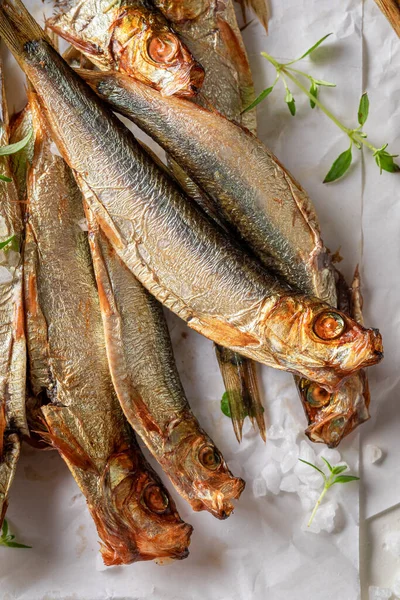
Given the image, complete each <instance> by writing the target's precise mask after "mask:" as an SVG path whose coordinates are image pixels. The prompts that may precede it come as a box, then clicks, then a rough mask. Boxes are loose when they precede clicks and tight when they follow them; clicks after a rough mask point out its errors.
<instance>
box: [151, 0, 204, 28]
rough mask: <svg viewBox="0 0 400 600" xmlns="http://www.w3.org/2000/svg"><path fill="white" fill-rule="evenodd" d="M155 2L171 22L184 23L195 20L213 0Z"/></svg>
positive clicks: (165, 0)
mask: <svg viewBox="0 0 400 600" xmlns="http://www.w3.org/2000/svg"><path fill="white" fill-rule="evenodd" d="M154 4H155V5H156V6H157V8H158V9H159V10H160V11H161V12H162V13H163V15H164V16H165V17H166V18H167V19H168V21H171V23H184V22H185V21H194V20H195V19H197V18H198V17H199V16H200V15H202V14H203V13H204V12H205V11H206V10H208V9H209V8H210V6H211V0H187V1H185V2H179V1H177V0H155V2H154Z"/></svg>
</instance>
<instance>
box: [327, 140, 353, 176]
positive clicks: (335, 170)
mask: <svg viewBox="0 0 400 600" xmlns="http://www.w3.org/2000/svg"><path fill="white" fill-rule="evenodd" d="M351 161H352V154H351V146H350V147H349V148H348V149H347V150H345V151H344V152H342V154H340V155H339V156H338V157H337V159H336V160H335V162H334V163H333V165H332V166H331V168H330V169H329V172H328V174H327V175H326V177H325V179H324V183H331V182H332V181H336V180H337V179H339V178H340V177H343V175H344V174H345V173H346V171H347V170H348V168H349V167H350V165H351Z"/></svg>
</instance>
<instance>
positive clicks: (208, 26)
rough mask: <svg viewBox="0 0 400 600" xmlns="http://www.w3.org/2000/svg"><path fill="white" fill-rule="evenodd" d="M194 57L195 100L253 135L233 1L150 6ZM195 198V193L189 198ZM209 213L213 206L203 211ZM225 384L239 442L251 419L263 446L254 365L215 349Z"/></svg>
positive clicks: (159, 1) (164, 0) (249, 86)
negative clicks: (199, 73) (201, 69)
mask: <svg viewBox="0 0 400 600" xmlns="http://www.w3.org/2000/svg"><path fill="white" fill-rule="evenodd" d="M154 3H155V4H156V5H157V7H158V8H159V9H160V10H161V12H162V13H163V14H164V15H165V16H166V18H167V19H169V20H170V21H171V22H172V23H173V26H174V29H175V31H176V32H177V33H179V34H180V35H182V36H183V39H184V41H185V43H186V45H187V46H188V48H189V49H190V50H191V52H192V53H193V55H194V56H195V57H196V56H197V54H198V53H199V54H201V56H202V60H203V61H204V66H205V67H206V75H205V79H204V83H203V87H202V93H201V95H199V96H198V97H197V98H195V99H194V100H195V101H196V102H197V103H198V104H200V105H204V106H205V107H206V108H207V107H209V106H210V105H211V106H212V107H213V108H214V109H216V110H218V111H219V112H220V113H221V114H222V115H224V116H226V117H228V118H231V119H233V120H235V121H236V122H237V123H240V124H241V125H244V126H245V127H247V128H248V129H250V130H251V131H252V132H253V133H256V111H255V110H252V111H250V112H249V111H248V112H245V113H243V110H244V109H245V108H246V106H248V105H249V104H250V103H251V102H252V100H253V99H254V85H253V78H252V74H251V70H250V65H249V61H248V58H247V54H246V49H245V47H244V44H243V40H242V37H241V33H240V31H239V27H238V24H237V21H236V15H235V11H234V7H233V2H232V0H223V1H220V0H218V1H217V2H215V1H214V0H206V1H203V0H195V1H192V0H190V1H184V2H181V1H180V0H154ZM169 164H170V167H171V169H172V171H173V173H174V175H175V177H176V178H177V179H178V181H179V182H180V183H181V185H182V186H183V188H184V189H185V190H188V191H189V192H191V193H188V195H189V196H190V197H192V198H193V199H194V200H196V201H197V202H198V203H199V204H200V205H201V206H204V195H201V192H200V193H199V189H198V188H196V184H195V183H194V182H193V181H191V180H190V179H189V178H188V177H187V175H186V173H184V171H183V170H182V169H181V168H180V167H179V165H178V164H177V163H176V162H175V161H174V160H173V159H169ZM193 192H194V193H193ZM207 208H208V209H209V212H211V213H212V212H213V206H212V203H210V202H209V206H208V207H207ZM215 351H216V354H217V358H218V364H219V367H220V370H221V374H222V378H223V381H224V385H225V389H226V392H227V398H228V403H229V410H230V416H231V420H232V425H233V429H234V431H235V435H236V438H237V440H238V441H239V442H240V441H241V439H242V429H243V423H244V419H245V417H246V415H249V417H250V419H251V420H252V422H253V425H254V426H255V425H256V424H257V425H258V428H259V431H260V435H261V437H262V438H263V439H264V440H265V420H264V409H263V406H262V401H261V396H260V392H259V389H258V385H257V374H256V366H255V364H254V362H253V361H251V360H250V359H248V358H245V357H243V356H241V355H240V354H237V353H236V352H233V351H232V350H229V349H227V348H222V347H221V346H215Z"/></svg>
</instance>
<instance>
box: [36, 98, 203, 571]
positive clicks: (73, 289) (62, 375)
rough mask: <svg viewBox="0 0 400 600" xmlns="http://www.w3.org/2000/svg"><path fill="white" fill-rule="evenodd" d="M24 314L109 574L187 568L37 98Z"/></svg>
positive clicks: (79, 209)
mask: <svg viewBox="0 0 400 600" xmlns="http://www.w3.org/2000/svg"><path fill="white" fill-rule="evenodd" d="M30 109H31V111H32V116H33V123H34V131H35V153H34V157H33V163H32V167H31V170H30V172H29V177H28V200H29V211H28V213H27V224H26V241H25V250H24V281H25V285H24V288H25V306H26V314H27V319H26V320H27V337H28V352H29V372H30V383H31V388H32V392H33V393H34V394H35V395H36V397H37V398H38V399H41V400H42V409H41V412H42V415H43V417H42V418H43V420H44V423H45V425H46V428H47V430H48V432H47V434H43V435H44V437H45V439H46V440H48V441H49V442H50V443H52V445H53V446H54V447H56V448H57V449H58V451H59V452H60V454H61V456H62V457H63V459H64V460H65V462H66V463H67V465H68V467H69V469H70V471H71V473H72V474H73V476H74V478H75V480H76V482H77V483H78V485H79V487H80V488H81V490H82V492H83V494H84V495H85V497H86V500H87V503H88V507H89V510H90V513H91V515H92V517H93V520H94V522H95V524H96V527H97V531H98V533H99V536H100V538H101V552H102V555H103V559H104V562H105V563H106V564H107V565H116V564H127V563H131V562H134V561H138V560H153V559H159V560H162V559H166V558H176V559H181V558H185V557H186V556H187V554H188V549H187V547H188V544H189V538H190V535H191V532H192V528H191V526H190V525H187V524H186V523H183V521H182V520H181V519H180V517H179V515H178V513H177V511H176V508H175V505H174V502H173V500H172V499H171V498H170V496H169V495H168V492H167V491H166V489H165V488H164V487H163V485H162V483H161V481H160V479H159V478H158V476H157V475H156V474H155V473H154V471H153V470H152V469H151V467H150V466H149V465H148V464H147V462H146V460H145V459H144V457H143V455H142V453H141V451H140V450H139V447H138V445H137V443H136V440H135V438H134V434H133V432H132V430H131V428H130V427H129V425H128V424H127V422H126V420H125V418H124V415H123V413H122V410H121V408H120V406H119V403H118V399H117V397H116V395H115V392H114V389H113V384H112V381H111V377H110V373H109V367H108V360H107V354H106V351H105V340H104V332H103V323H102V318H101V312H100V305H99V298H98V293H97V287H96V282H95V278H94V274H93V267H92V262H91V255H90V249H89V243H88V238H87V232H86V231H83V230H82V228H81V225H80V224H81V221H82V220H83V219H84V212H83V206H82V196H81V193H80V191H79V188H78V187H77V185H76V183H75V180H74V178H73V175H72V173H71V172H70V169H69V168H68V167H67V165H66V164H65V162H64V160H63V159H62V158H61V157H60V156H57V155H56V154H53V153H52V151H51V140H50V138H49V136H48V133H47V130H46V124H45V123H44V121H43V118H42V115H41V113H40V107H39V105H38V103H37V100H36V97H35V96H34V94H33V93H32V92H31V93H30Z"/></svg>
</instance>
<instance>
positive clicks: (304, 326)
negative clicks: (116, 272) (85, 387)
mask: <svg viewBox="0 0 400 600" xmlns="http://www.w3.org/2000/svg"><path fill="white" fill-rule="evenodd" d="M1 16H2V19H1V21H0V33H1V34H2V35H3V37H4V39H5V41H6V43H7V44H8V46H9V47H10V49H11V50H12V51H13V52H14V54H15V56H16V57H17V60H18V61H19V63H20V65H21V66H22V67H23V69H24V70H25V72H26V73H27V75H28V77H29V79H30V80H31V82H32V84H33V85H34V87H35V89H36V90H37V92H38V95H39V98H40V102H41V104H42V105H43V107H44V109H45V110H46V117H47V119H48V122H49V124H50V127H51V129H52V132H53V136H54V139H55V142H56V143H57V146H58V148H59V150H60V152H61V153H62V154H63V156H64V157H65V158H66V160H67V161H68V163H69V165H70V167H71V168H72V169H73V171H74V174H75V177H76V179H77V181H78V183H79V185H80V188H81V190H82V192H83V194H84V197H85V201H86V202H87V203H88V205H89V206H90V208H91V209H92V211H93V212H94V214H95V217H96V220H97V221H98V222H99V224H100V226H101V228H102V229H103V231H105V233H106V235H107V237H108V238H109V239H110V241H111V243H112V245H113V247H114V249H115V250H116V251H117V254H118V255H119V256H120V257H121V259H122V261H123V262H124V263H125V264H126V265H127V266H128V267H129V269H130V270H131V271H132V272H133V273H134V274H135V276H136V277H137V278H138V279H139V280H140V281H141V283H142V284H143V285H144V286H145V287H147V289H148V290H149V291H150V293H152V294H153V295H154V296H156V297H157V298H158V299H159V300H160V301H161V302H162V303H163V304H165V305H166V306H167V307H169V308H170V309H172V310H173V311H174V312H175V313H176V314H177V315H178V316H180V317H181V318H183V319H184V320H186V322H187V323H188V324H189V326H190V327H192V328H194V329H196V330H197V331H199V332H200V333H202V334H203V335H205V336H206V337H209V338H210V339H213V340H214V341H216V342H217V343H219V344H221V345H224V346H227V347H229V348H231V349H233V350H235V351H236V352H240V353H242V354H244V355H245V356H248V357H250V358H253V359H255V360H258V361H260V362H263V363H265V364H267V365H270V366H274V367H276V368H279V369H285V370H291V371H293V372H296V373H298V374H301V375H303V376H305V377H308V378H310V379H313V380H316V381H318V382H320V383H321V384H322V385H324V386H326V387H327V388H329V389H334V388H335V387H336V386H337V385H338V384H339V383H340V381H341V380H342V379H343V378H344V377H348V376H349V375H350V374H351V373H352V372H353V371H354V370H357V369H359V368H361V367H363V366H366V365H370V364H375V363H376V362H378V361H379V360H380V359H381V358H382V346H381V338H380V336H379V334H378V333H377V332H376V331H374V330H365V329H363V328H362V327H361V326H359V325H358V324H356V323H355V322H353V321H352V320H351V319H350V318H349V317H347V316H346V315H341V314H338V313H336V312H335V311H334V317H333V318H335V317H336V315H337V314H338V317H337V318H338V322H339V323H340V324H341V325H340V327H338V328H337V329H335V337H334V339H331V338H330V337H329V336H330V332H328V330H327V328H326V325H327V323H328V322H329V321H328V322H327V321H326V319H325V317H326V313H327V311H328V312H329V313H330V314H331V311H332V309H331V308H330V307H329V306H328V305H326V304H324V303H323V302H321V301H319V300H316V299H315V298H309V297H304V296H301V295H297V294H295V293H293V292H292V290H291V289H290V288H288V287H287V286H285V285H283V284H282V283H280V282H279V281H278V280H277V279H276V278H275V277H274V276H272V275H270V274H269V273H267V272H266V271H265V270H263V269H262V268H261V267H260V266H259V264H258V263H257V262H256V261H254V260H253V259H252V258H251V257H250V256H249V255H247V254H245V253H244V252H243V251H242V250H241V249H240V248H239V247H237V246H235V244H234V243H233V242H232V241H231V240H229V239H227V238H226V237H225V236H224V235H223V232H221V230H220V229H219V228H218V227H217V226H216V225H215V224H213V223H212V222H210V221H209V219H208V218H207V217H206V215H204V213H203V212H202V211H200V209H197V208H196V207H195V206H193V205H192V204H191V203H190V202H187V199H186V198H185V197H184V196H183V194H182V193H181V192H180V191H179V190H178V189H177V188H176V186H175V184H174V183H173V182H172V181H171V180H170V179H169V178H168V177H167V175H166V174H165V172H163V171H162V170H160V169H159V168H158V167H157V166H156V165H155V164H154V163H153V162H152V161H151V159H150V158H149V157H148V156H147V155H146V154H145V153H144V152H143V150H142V148H141V147H140V145H138V144H137V143H136V141H135V139H134V137H133V136H132V134H131V133H130V132H129V131H128V130H127V129H126V128H125V127H124V126H123V125H122V123H120V121H119V120H118V119H117V118H116V117H114V116H113V115H112V114H111V113H109V112H107V111H106V110H105V109H104V108H103V106H102V105H101V103H100V101H99V100H98V99H97V98H96V96H95V95H94V94H92V93H91V91H90V90H89V89H88V87H87V86H86V85H85V84H84V82H83V81H82V80H81V79H79V77H78V76H77V75H76V74H75V73H74V72H73V71H72V70H71V69H70V68H69V67H68V65H66V63H65V62H64V61H63V60H62V59H61V57H60V56H59V55H58V54H57V53H56V52H55V51H54V49H53V48H52V47H51V46H50V45H49V44H48V42H47V41H46V39H45V38H44V33H43V31H42V30H41V29H40V28H39V26H38V25H37V23H36V22H35V21H34V20H33V19H32V17H31V16H30V15H29V13H28V12H27V11H26V9H25V7H24V6H23V5H22V4H21V3H20V2H19V0H14V1H12V2H11V3H10V2H8V1H7V2H3V3H2V5H1ZM10 19H11V20H10ZM148 90H149V91H151V88H148ZM93 149H95V151H93ZM316 330H318V331H319V335H318V334H317V333H316ZM321 336H322V337H321ZM328 338H329V339H328Z"/></svg>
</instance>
